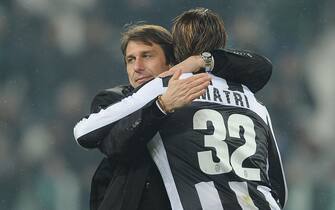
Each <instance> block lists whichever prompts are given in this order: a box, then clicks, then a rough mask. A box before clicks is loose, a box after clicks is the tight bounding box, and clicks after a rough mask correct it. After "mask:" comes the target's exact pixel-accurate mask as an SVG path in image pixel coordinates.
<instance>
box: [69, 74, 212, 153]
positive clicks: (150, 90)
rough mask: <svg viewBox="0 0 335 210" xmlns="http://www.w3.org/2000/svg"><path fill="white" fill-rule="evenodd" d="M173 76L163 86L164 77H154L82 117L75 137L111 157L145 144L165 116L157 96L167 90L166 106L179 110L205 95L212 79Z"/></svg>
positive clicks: (76, 128)
mask: <svg viewBox="0 0 335 210" xmlns="http://www.w3.org/2000/svg"><path fill="white" fill-rule="evenodd" d="M174 77H175V78H174ZM174 77H172V78H171V79H170V81H169V82H168V84H169V86H168V88H166V87H164V84H165V82H164V80H165V79H161V78H157V79H154V80H152V81H150V82H149V83H148V84H146V85H144V86H143V87H141V88H140V89H139V90H138V91H137V92H136V93H134V94H133V95H131V96H130V97H127V98H125V99H123V100H121V101H120V102H118V103H114V104H112V105H111V106H108V107H107V108H106V109H102V110H100V111H99V112H98V113H92V114H90V115H89V116H88V117H86V118H84V119H82V120H81V121H80V122H78V123H77V125H76V126H75V128H74V136H75V139H76V140H77V142H78V143H79V144H80V145H81V146H83V147H85V148H96V147H99V148H100V150H101V151H102V152H103V153H105V154H106V155H108V156H111V155H121V154H124V153H125V152H127V151H130V150H132V148H136V147H138V146H141V145H145V144H143V143H146V142H147V141H148V140H150V139H151V137H152V136H153V135H154V134H155V133H156V131H157V129H158V127H157V126H158V125H159V124H160V123H158V121H160V120H162V119H163V118H164V116H165V114H163V113H162V112H161V110H160V108H159V107H158V106H157V103H156V99H157V96H159V95H160V94H162V93H163V92H165V89H167V91H166V93H164V94H163V96H165V95H166V94H168V96H169V97H168V99H167V100H165V101H164V102H165V103H166V105H167V106H166V107H169V109H171V110H172V109H176V108H178V107H181V106H184V105H185V104H187V103H190V102H191V101H192V100H193V99H194V98H197V97H199V96H200V95H201V94H203V91H201V90H204V89H205V88H206V87H207V86H208V84H209V79H210V78H209V77H208V75H206V74H198V75H195V76H191V77H188V78H185V79H181V80H179V79H178V77H179V76H174ZM170 84H171V85H170ZM199 84H202V85H199ZM193 87H195V88H194V89H193ZM163 96H162V97H163ZM171 100H172V101H171Z"/></svg>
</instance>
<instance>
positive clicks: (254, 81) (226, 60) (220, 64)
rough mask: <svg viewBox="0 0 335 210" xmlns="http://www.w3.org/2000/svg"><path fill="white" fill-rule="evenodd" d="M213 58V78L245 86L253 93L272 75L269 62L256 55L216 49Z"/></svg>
mask: <svg viewBox="0 0 335 210" xmlns="http://www.w3.org/2000/svg"><path fill="white" fill-rule="evenodd" d="M211 53H212V55H213V57H214V69H213V71H212V73H213V74H214V75H215V76H218V77H221V78H224V79H226V80H229V81H232V82H235V83H241V84H244V85H246V86H247V87H248V88H249V89H250V90H251V91H252V92H253V93H255V92H257V91H259V90H260V89H262V88H263V87H264V85H265V84H266V83H267V82H268V81H269V79H270V77H271V74H272V64H271V62H270V61H269V60H268V59H267V58H265V57H263V56H260V55H257V54H256V53H252V52H248V51H239V50H223V49H217V50H213V51H211Z"/></svg>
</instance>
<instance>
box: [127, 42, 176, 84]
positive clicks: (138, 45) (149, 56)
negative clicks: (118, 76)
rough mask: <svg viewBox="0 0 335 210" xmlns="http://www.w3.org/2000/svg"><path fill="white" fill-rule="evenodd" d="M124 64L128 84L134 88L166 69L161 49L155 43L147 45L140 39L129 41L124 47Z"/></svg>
mask: <svg viewBox="0 0 335 210" xmlns="http://www.w3.org/2000/svg"><path fill="white" fill-rule="evenodd" d="M125 60H126V66H127V73H128V78H129V82H130V84H131V85H132V86H133V87H134V88H136V87H138V86H140V85H141V84H143V83H145V82H147V81H148V80H151V79H152V78H154V77H156V76H158V75H159V74H160V73H162V72H164V71H167V70H168V69H169V67H170V66H169V65H168V64H166V59H165V54H164V51H163V49H162V48H161V47H160V46H159V45H158V44H155V43H151V45H148V44H147V43H143V42H141V41H130V42H129V43H128V45H127V48H126V55H125Z"/></svg>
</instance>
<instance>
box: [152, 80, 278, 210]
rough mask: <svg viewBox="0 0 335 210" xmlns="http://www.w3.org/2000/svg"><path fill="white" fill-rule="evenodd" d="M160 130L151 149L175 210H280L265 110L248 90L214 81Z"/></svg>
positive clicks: (174, 114)
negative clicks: (272, 176) (272, 179)
mask: <svg viewBox="0 0 335 210" xmlns="http://www.w3.org/2000/svg"><path fill="white" fill-rule="evenodd" d="M162 127H163V129H161V130H160V132H159V135H160V136H159V137H160V138H161V139H162V141H160V138H159V137H157V138H156V139H155V140H154V141H153V142H151V143H150V147H151V149H153V148H155V150H156V151H157V153H155V152H153V154H154V155H153V157H154V159H155V162H156V163H157V165H158V167H159V169H160V171H161V174H162V175H163V179H164V182H165V185H166V188H167V191H168V193H169V197H170V200H171V203H172V207H173V209H190V210H191V209H192V210H195V209H232V210H235V209H262V210H263V209H264V210H265V209H280V208H279V206H278V204H277V203H276V201H275V199H274V197H273V196H272V194H271V193H273V192H271V191H270V188H271V186H270V181H269V178H268V172H267V165H268V141H269V138H270V137H269V133H271V131H270V127H269V125H268V123H267V110H266V108H265V107H264V106H263V105H261V104H260V103H259V102H257V100H256V98H255V97H254V95H253V93H252V92H251V91H249V90H248V89H247V88H246V87H244V86H242V85H239V84H229V83H227V82H226V81H225V80H223V79H220V78H216V77H213V80H212V84H211V85H210V86H209V88H208V89H207V91H206V93H205V94H204V95H203V96H201V97H200V98H199V99H197V100H195V101H194V102H193V103H192V104H191V105H190V106H187V107H184V108H182V109H179V110H177V111H176V112H175V113H173V114H171V115H170V116H169V117H168V119H167V120H166V122H165V124H164V126H162ZM155 154H157V155H155ZM158 154H159V155H158ZM162 154H164V155H162ZM162 172H163V173H162Z"/></svg>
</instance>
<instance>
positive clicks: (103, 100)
mask: <svg viewBox="0 0 335 210" xmlns="http://www.w3.org/2000/svg"><path fill="white" fill-rule="evenodd" d="M132 90H133V88H132V87H131V86H130V85H118V86H115V87H113V88H108V89H104V90H101V91H99V92H98V93H97V94H96V95H95V96H94V98H93V100H92V103H91V112H97V111H99V110H100V109H104V108H106V107H107V106H109V105H111V104H113V103H116V102H118V101H121V100H122V99H123V98H125V97H127V96H128V95H130V94H131V92H132Z"/></svg>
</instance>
